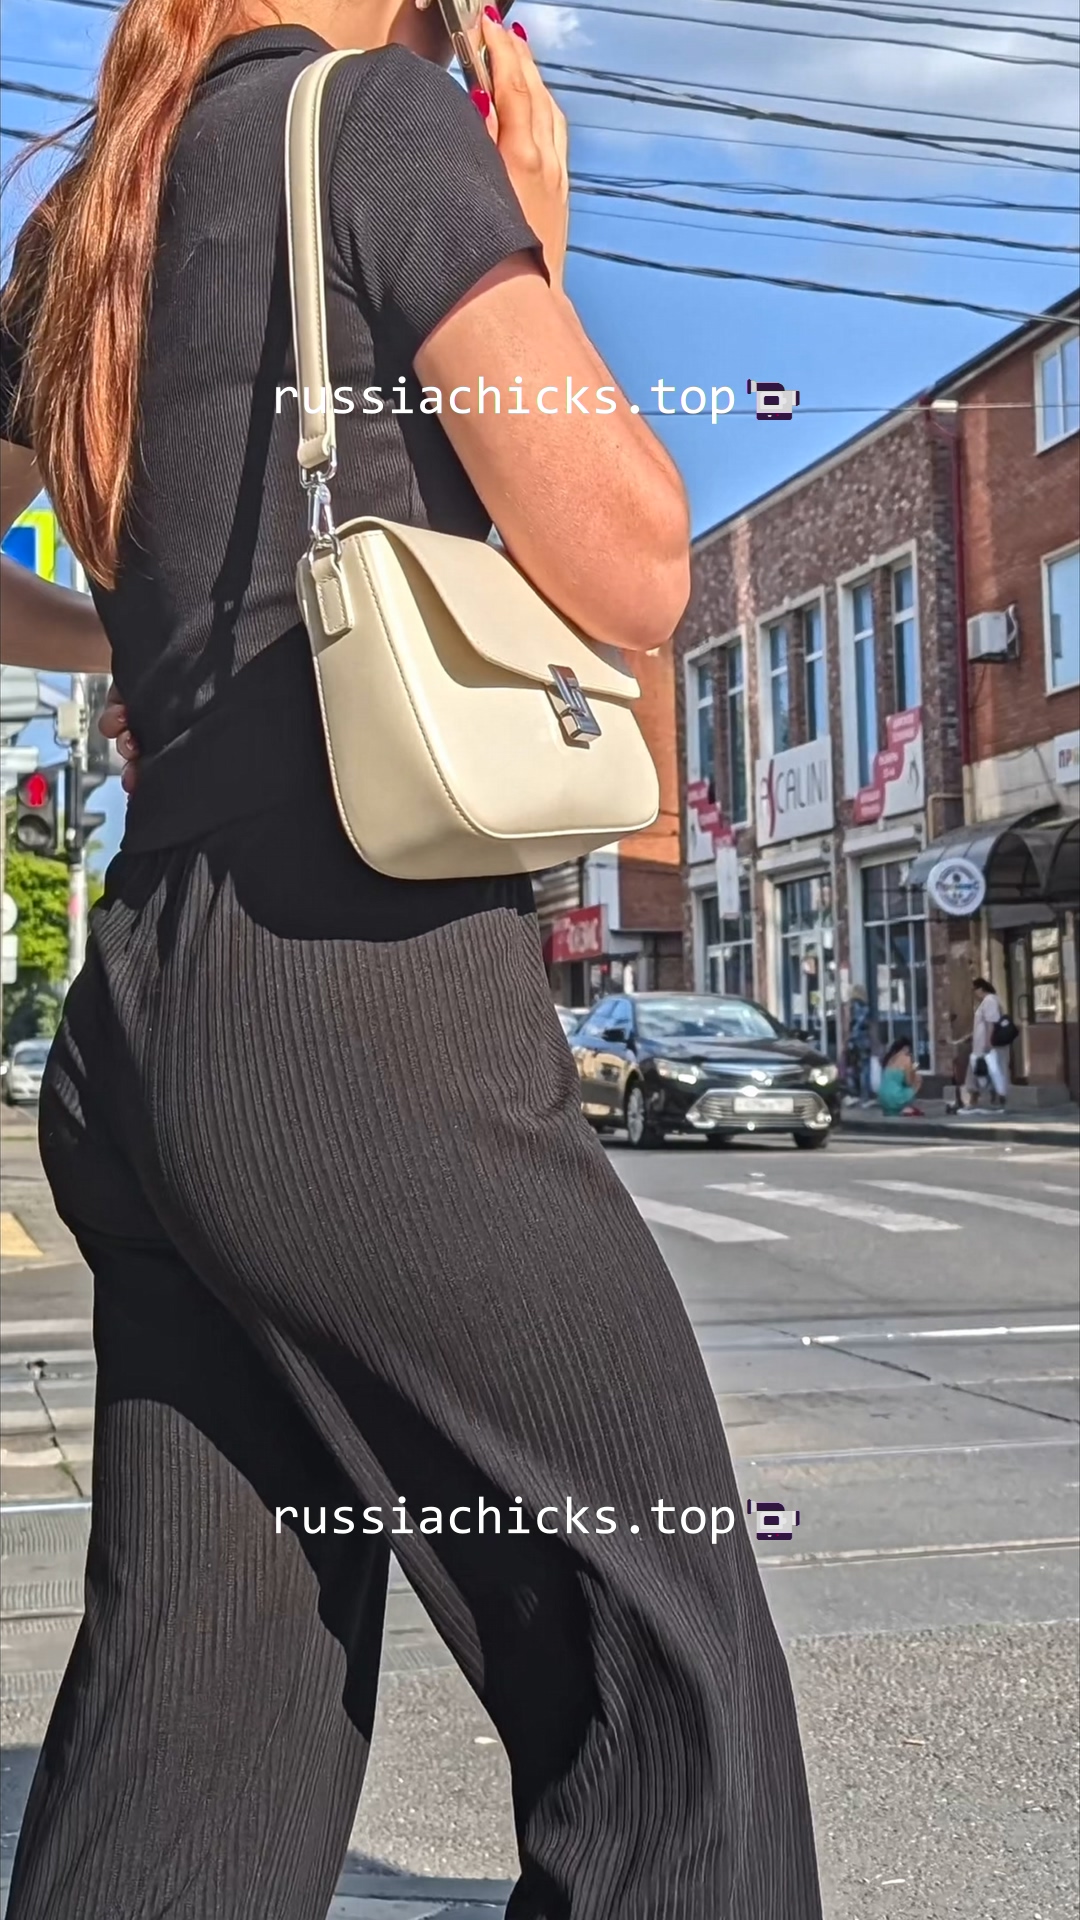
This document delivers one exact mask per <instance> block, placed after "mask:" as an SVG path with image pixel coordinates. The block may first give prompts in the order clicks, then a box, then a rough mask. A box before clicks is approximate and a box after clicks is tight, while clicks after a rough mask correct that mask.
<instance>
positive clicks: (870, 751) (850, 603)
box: [845, 567, 881, 793]
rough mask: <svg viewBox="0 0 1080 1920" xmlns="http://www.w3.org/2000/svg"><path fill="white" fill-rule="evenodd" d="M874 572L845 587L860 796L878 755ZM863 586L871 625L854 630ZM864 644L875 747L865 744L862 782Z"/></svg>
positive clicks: (854, 761) (872, 569) (857, 788)
mask: <svg viewBox="0 0 1080 1920" xmlns="http://www.w3.org/2000/svg"><path fill="white" fill-rule="evenodd" d="M876 572H877V568H875V567H871V568H870V570H869V572H867V573H864V574H863V575H862V576H861V577H860V578H858V579H855V580H852V582H851V584H850V586H848V587H847V588H846V589H845V592H846V596H847V609H848V620H849V624H850V639H851V683H852V684H851V690H852V700H853V706H852V715H853V718H854V721H855V736H854V748H855V751H854V755H853V765H854V772H855V791H856V793H861V792H862V790H863V788H864V787H868V786H869V785H870V782H871V779H872V777H873V772H874V756H875V754H878V753H880V752H881V727H880V724H879V723H878V684H877V609H876V607H875V605H874V578H875V574H876ZM864 587H865V589H866V591H867V593H868V594H869V595H870V625H869V627H856V625H855V595H856V594H857V593H860V592H861V591H862V589H863V588H864ZM867 645H869V649H870V660H871V664H872V670H873V683H872V684H873V695H874V702H873V704H874V719H875V723H876V724H875V728H874V732H875V736H876V739H877V745H876V746H874V747H871V745H870V742H869V740H868V741H867V743H866V746H867V755H866V769H867V771H866V778H865V780H864V779H863V741H862V721H863V712H862V701H861V700H860V698H859V658H860V655H859V649H860V647H866V646H867Z"/></svg>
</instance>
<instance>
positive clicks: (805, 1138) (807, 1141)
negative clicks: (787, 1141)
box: [794, 1127, 832, 1153]
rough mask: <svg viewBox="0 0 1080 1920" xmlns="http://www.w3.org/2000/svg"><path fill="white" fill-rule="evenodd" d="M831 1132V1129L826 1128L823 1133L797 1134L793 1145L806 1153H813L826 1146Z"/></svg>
mask: <svg viewBox="0 0 1080 1920" xmlns="http://www.w3.org/2000/svg"><path fill="white" fill-rule="evenodd" d="M831 1132H832V1128H831V1127H826V1129H825V1131H824V1133H797V1134H795V1135H794V1140H795V1145H796V1146H797V1147H802V1148H803V1150H804V1152H806V1153H815V1152H816V1151H817V1150H818V1149H819V1148H820V1147H827V1146H828V1144H829V1135H830V1133H831Z"/></svg>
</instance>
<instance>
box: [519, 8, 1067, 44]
mask: <svg viewBox="0 0 1080 1920" xmlns="http://www.w3.org/2000/svg"><path fill="white" fill-rule="evenodd" d="M532 4H533V5H539V6H560V5H561V4H562V0H532ZM711 4H719V5H725V6H726V5H731V4H740V5H749V6H753V7H781V8H783V9H784V10H785V11H787V10H790V11H792V12H796V13H816V14H822V13H831V14H835V15H839V17H840V18H841V19H844V20H872V21H880V22H883V23H885V24H888V25H892V26H913V27H920V26H921V27H946V28H947V27H955V28H956V30H957V31H958V32H962V33H993V34H999V35H1000V34H1009V33H1012V34H1017V35H1020V36H1022V37H1024V38H1025V39H1030V40H1057V41H1061V42H1063V43H1064V44H1065V45H1066V46H1075V45H1076V44H1077V37H1076V35H1075V34H1069V33H1058V32H1053V31H1051V32H1044V31H1043V30H1041V29H1040V28H1038V27H1032V26H1030V25H1029V24H1028V23H1029V22H1030V21H1032V20H1043V21H1046V22H1047V23H1048V25H1049V26H1050V27H1051V28H1056V27H1063V26H1068V25H1070V24H1071V22H1070V21H1069V19H1068V17H1067V15H1065V14H1058V13H1027V12H1025V13H1024V16H1023V18H1022V20H1017V21H1015V22H1014V21H1012V20H1008V19H1006V18H1005V16H1004V15H1001V16H999V15H998V14H996V13H995V12H994V10H993V9H992V8H991V9H989V10H988V9H987V8H985V7H954V6H948V5H946V6H945V8H944V12H945V13H953V14H961V15H964V16H971V15H976V16H978V17H977V18H976V19H974V20H969V19H967V18H965V19H963V20H947V19H944V18H942V15H941V14H940V13H939V14H933V13H927V12H926V10H925V3H924V0H916V6H914V7H910V8H909V6H908V4H907V0H886V4H885V6H884V7H875V6H862V5H856V4H852V5H846V4H845V5H832V6H830V5H825V4H821V0H711ZM581 11H582V12H583V13H589V12H591V11H593V8H592V7H591V5H590V4H588V0H586V4H585V5H584V6H583V7H582V9H581ZM595 11H596V12H598V13H602V12H605V11H607V9H606V8H604V7H602V6H597V7H596V9H595ZM999 18H1000V25H999V24H997V22H998V20H999ZM731 24H734V22H732V23H731ZM852 37H853V38H857V37H858V36H854V35H853V36H852Z"/></svg>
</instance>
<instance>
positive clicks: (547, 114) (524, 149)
mask: <svg viewBox="0 0 1080 1920" xmlns="http://www.w3.org/2000/svg"><path fill="white" fill-rule="evenodd" d="M483 33H484V45H485V46H486V48H487V56H488V62H489V65H490V67H491V84H492V89H493V93H494V100H493V102H492V103H491V105H490V106H489V109H488V112H487V116H486V118H487V125H488V130H489V132H490V134H491V137H492V139H493V140H494V141H495V144H496V146H497V147H498V149H499V152H500V153H501V155H502V157H503V160H504V162H505V164H506V171H507V173H508V174H509V175H510V182H511V185H512V186H513V189H514V192H515V193H516V194H517V197H518V200H519V201H520V203H521V211H522V213H523V214H524V215H525V218H526V220H527V221H528V223H529V225H530V227H531V228H532V230H533V232H534V233H535V235H536V237H537V239H538V240H539V241H540V244H541V246H542V247H543V251H544V265H545V266H546V268H547V270H548V275H549V278H550V280H551V284H552V286H553V287H555V288H557V289H561V287H562V277H563V262H564V261H565V259H566V242H567V233H568V229H569V222H570V180H569V175H568V172H567V134H566V117H565V115H564V114H563V113H562V111H561V110H560V108H559V107H557V106H556V104H555V102H554V100H553V99H552V97H551V95H550V93H549V92H548V90H547V88H546V87H545V85H544V82H543V81H542V80H541V78H540V74H539V71H538V69H537V65H536V62H535V60H534V59H533V57H532V54H531V53H530V52H529V48H528V46H527V44H526V41H525V31H524V28H520V29H518V30H515V29H514V28H509V29H508V28H506V27H504V26H503V24H502V22H501V20H500V19H499V18H498V15H497V14H496V13H495V11H494V9H493V8H492V9H487V8H486V9H485V11H484V15H483ZM481 97H483V98H486V96H481ZM473 98H474V100H476V101H477V104H478V105H479V104H480V99H479V98H478V96H476V95H474V96H473ZM481 111H483V108H482V107H481Z"/></svg>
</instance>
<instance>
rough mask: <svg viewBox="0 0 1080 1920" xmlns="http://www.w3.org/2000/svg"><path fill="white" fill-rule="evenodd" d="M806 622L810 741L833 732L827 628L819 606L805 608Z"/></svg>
mask: <svg viewBox="0 0 1080 1920" xmlns="http://www.w3.org/2000/svg"><path fill="white" fill-rule="evenodd" d="M802 618H803V673H804V685H805V689H806V737H807V739H808V740H820V739H822V738H823V737H824V735H825V734H827V733H828V731H829V716H828V713H827V711H826V704H825V699H826V697H825V625H824V622H823V620H822V618H821V608H820V606H817V605H814V606H810V607H804V608H803V617H802Z"/></svg>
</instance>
